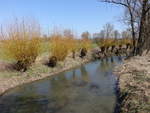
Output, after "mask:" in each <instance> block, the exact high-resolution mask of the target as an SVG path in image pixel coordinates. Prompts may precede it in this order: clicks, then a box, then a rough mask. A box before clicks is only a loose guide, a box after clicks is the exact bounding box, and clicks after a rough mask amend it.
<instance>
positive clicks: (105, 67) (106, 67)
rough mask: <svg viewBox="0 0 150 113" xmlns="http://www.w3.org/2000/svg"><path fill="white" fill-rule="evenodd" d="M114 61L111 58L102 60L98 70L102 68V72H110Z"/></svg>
mask: <svg viewBox="0 0 150 113" xmlns="http://www.w3.org/2000/svg"><path fill="white" fill-rule="evenodd" d="M112 67H113V62H112V63H111V62H110V61H109V60H101V62H100V65H99V67H98V68H97V70H99V69H100V71H101V72H106V73H107V72H109V71H111V70H112Z"/></svg>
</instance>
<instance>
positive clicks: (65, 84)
mask: <svg viewBox="0 0 150 113" xmlns="http://www.w3.org/2000/svg"><path fill="white" fill-rule="evenodd" d="M51 84H52V95H51V99H50V100H51V102H50V103H49V105H48V106H49V109H51V110H53V112H54V111H57V110H59V109H61V108H62V107H64V106H65V104H67V103H68V101H69V89H70V88H69V81H68V80H67V78H66V77H65V75H64V74H63V75H60V76H59V77H57V78H56V77H55V78H53V79H52V80H51ZM53 112H52V113H53Z"/></svg>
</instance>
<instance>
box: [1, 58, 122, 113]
mask: <svg viewBox="0 0 150 113" xmlns="http://www.w3.org/2000/svg"><path fill="white" fill-rule="evenodd" d="M121 63H122V58H121V57H116V56H114V57H111V58H107V59H103V60H98V61H94V62H90V63H88V64H85V65H82V66H80V67H77V68H74V69H71V70H69V71H65V72H62V73H59V74H57V75H54V76H51V77H47V78H45V79H42V80H39V81H35V82H32V83H29V84H25V85H21V86H18V87H16V88H14V89H11V90H9V91H8V92H7V93H5V94H4V95H3V96H1V97H0V113H114V110H115V107H116V101H117V97H116V91H115V88H116V77H115V76H114V75H113V73H112V72H113V69H114V67H115V66H116V65H118V64H121Z"/></svg>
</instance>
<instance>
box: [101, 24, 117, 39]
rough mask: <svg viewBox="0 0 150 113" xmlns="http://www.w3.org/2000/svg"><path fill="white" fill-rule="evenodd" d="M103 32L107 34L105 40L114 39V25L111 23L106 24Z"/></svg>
mask: <svg viewBox="0 0 150 113" xmlns="http://www.w3.org/2000/svg"><path fill="white" fill-rule="evenodd" d="M103 30H104V32H105V37H104V38H113V33H114V25H112V24H110V23H106V24H105V25H104V26H103Z"/></svg>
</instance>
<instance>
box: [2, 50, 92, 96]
mask: <svg viewBox="0 0 150 113" xmlns="http://www.w3.org/2000/svg"><path fill="white" fill-rule="evenodd" d="M78 56H79V55H77V57H76V58H75V59H73V58H72V56H71V55H69V56H68V57H67V58H66V59H65V60H64V61H63V62H58V64H57V66H56V67H54V68H50V67H48V66H47V65H45V63H46V62H47V60H48V56H46V55H43V56H40V57H39V58H37V60H36V62H35V63H34V64H33V65H32V66H31V67H30V68H29V69H28V70H27V71H26V72H17V71H12V70H7V69H5V66H4V64H5V63H1V64H3V66H4V68H3V70H1V71H0V95H2V94H3V93H5V92H6V91H7V90H9V89H11V88H14V87H16V86H18V85H22V84H26V83H30V82H33V81H36V80H40V79H43V78H46V77H48V76H52V75H55V74H58V73H60V72H63V71H66V70H69V69H72V68H75V67H77V66H80V65H82V64H85V63H88V62H89V61H91V60H92V55H91V52H90V51H89V52H88V53H87V56H85V57H84V58H80V57H78ZM1 66H2V65H1ZM6 67H9V66H7V65H6Z"/></svg>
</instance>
